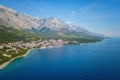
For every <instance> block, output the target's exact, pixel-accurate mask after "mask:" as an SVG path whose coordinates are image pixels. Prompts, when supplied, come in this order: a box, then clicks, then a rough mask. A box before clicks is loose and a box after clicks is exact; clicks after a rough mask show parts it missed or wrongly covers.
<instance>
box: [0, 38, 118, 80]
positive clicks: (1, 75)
mask: <svg viewBox="0 0 120 80" xmlns="http://www.w3.org/2000/svg"><path fill="white" fill-rule="evenodd" d="M0 80H120V38H112V39H105V40H103V41H101V42H97V43H86V44H81V45H66V46H63V47H61V48H52V49H33V50H31V51H30V52H29V54H28V55H27V56H26V57H25V58H19V59H16V60H14V61H12V62H11V63H10V64H9V65H8V66H6V67H5V69H3V70H0Z"/></svg>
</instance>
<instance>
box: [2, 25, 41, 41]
mask: <svg viewBox="0 0 120 80" xmlns="http://www.w3.org/2000/svg"><path fill="white" fill-rule="evenodd" d="M36 39H39V37H38V36H36V35H34V34H30V33H28V32H26V31H24V30H19V29H15V28H12V27H5V26H2V25H0V43H9V42H16V41H31V40H36Z"/></svg>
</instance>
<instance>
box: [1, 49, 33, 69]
mask: <svg viewBox="0 0 120 80" xmlns="http://www.w3.org/2000/svg"><path fill="white" fill-rule="evenodd" d="M30 51H31V49H29V50H28V51H27V52H26V53H25V54H24V55H20V56H17V57H14V58H12V59H10V60H9V61H7V62H5V63H3V64H2V65H0V70H1V69H4V68H5V67H6V66H7V65H8V64H9V63H11V62H12V61H14V60H15V59H17V58H21V57H26V56H27V54H28V53H29V52H30Z"/></svg>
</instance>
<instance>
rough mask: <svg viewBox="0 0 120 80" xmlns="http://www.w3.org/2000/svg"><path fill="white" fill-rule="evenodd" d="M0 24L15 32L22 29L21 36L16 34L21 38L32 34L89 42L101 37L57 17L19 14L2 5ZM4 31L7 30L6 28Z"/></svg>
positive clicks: (44, 37)
mask: <svg viewBox="0 0 120 80" xmlns="http://www.w3.org/2000/svg"><path fill="white" fill-rule="evenodd" d="M0 25H2V26H6V27H8V28H13V29H14V32H15V33H17V32H16V30H18V33H19V31H22V34H21V36H18V37H20V38H21V39H22V38H23V39H26V37H24V36H25V35H29V36H30V35H34V36H32V37H33V38H34V37H36V35H37V37H38V38H39V37H40V38H43V39H49V38H54V39H60V38H62V39H65V40H72V41H73V40H76V41H79V42H91V41H99V40H102V39H103V36H100V35H96V34H93V33H91V32H90V31H88V30H86V29H84V28H82V27H78V26H75V25H71V24H66V23H65V22H63V21H61V20H59V19H57V18H54V17H51V18H41V19H40V18H36V17H32V16H28V15H25V14H21V13H19V12H17V11H15V10H12V9H10V8H7V7H4V6H2V5H0ZM0 31H1V30H0ZM5 31H6V32H7V31H8V32H9V30H8V29H6V30H5ZM20 33H21V32H20ZM23 33H24V34H23ZM7 35H14V36H16V34H11V33H10V34H7ZM18 39H19V38H18Z"/></svg>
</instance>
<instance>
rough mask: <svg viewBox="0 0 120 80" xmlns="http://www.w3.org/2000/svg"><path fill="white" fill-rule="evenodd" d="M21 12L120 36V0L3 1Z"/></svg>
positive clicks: (3, 3)
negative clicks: (53, 18) (54, 18)
mask: <svg viewBox="0 0 120 80" xmlns="http://www.w3.org/2000/svg"><path fill="white" fill-rule="evenodd" d="M0 4H1V5H4V6H7V7H10V8H12V9H15V10H16V11H18V12H21V13H24V14H27V15H31V16H35V17H39V18H47V17H56V18H58V19H60V20H62V21H65V22H66V23H70V24H74V25H77V26H82V27H84V28H85V29H88V30H89V31H91V32H96V33H100V34H104V35H105V36H110V37H120V0H0Z"/></svg>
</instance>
